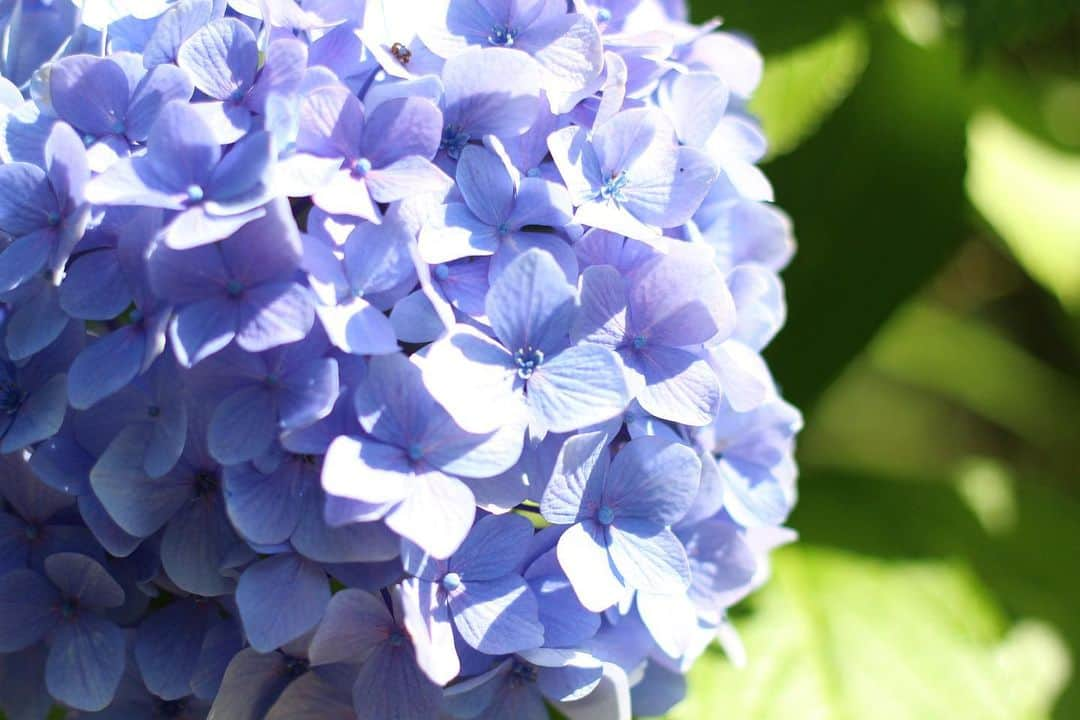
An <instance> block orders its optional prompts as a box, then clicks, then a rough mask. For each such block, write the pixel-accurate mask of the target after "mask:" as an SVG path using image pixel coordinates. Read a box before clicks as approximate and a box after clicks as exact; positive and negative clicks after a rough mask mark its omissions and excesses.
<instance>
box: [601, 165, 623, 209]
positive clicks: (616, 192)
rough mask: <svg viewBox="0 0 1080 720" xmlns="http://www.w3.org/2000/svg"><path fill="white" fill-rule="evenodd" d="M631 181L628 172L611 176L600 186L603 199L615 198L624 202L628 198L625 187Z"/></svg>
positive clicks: (616, 200)
mask: <svg viewBox="0 0 1080 720" xmlns="http://www.w3.org/2000/svg"><path fill="white" fill-rule="evenodd" d="M628 182H630V178H628V177H627V176H626V173H624V172H620V173H616V174H614V175H612V176H611V178H610V179H609V180H608V181H607V182H605V183H604V186H603V187H601V188H600V199H601V200H614V201H615V202H617V203H618V202H622V201H623V200H625V199H626V197H625V196H624V195H623V188H625V187H626V184H627V183H628Z"/></svg>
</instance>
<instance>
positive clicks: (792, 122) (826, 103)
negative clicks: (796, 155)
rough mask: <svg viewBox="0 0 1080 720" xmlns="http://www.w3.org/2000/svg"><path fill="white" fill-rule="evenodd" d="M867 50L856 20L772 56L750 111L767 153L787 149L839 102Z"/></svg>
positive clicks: (862, 66) (862, 64)
mask: <svg viewBox="0 0 1080 720" xmlns="http://www.w3.org/2000/svg"><path fill="white" fill-rule="evenodd" d="M868 52H869V46H868V39H867V37H866V32H865V30H863V27H862V25H861V24H860V23H856V22H847V23H845V24H844V25H842V26H841V27H839V28H838V29H837V30H835V31H834V32H832V33H830V34H828V35H825V36H823V37H821V38H819V39H817V40H815V41H813V42H812V43H810V44H808V45H804V46H800V47H798V48H795V49H793V50H791V51H789V52H786V53H783V54H780V55H772V56H770V57H769V58H768V61H767V62H766V64H765V76H764V79H763V80H762V83H761V87H760V88H758V91H757V92H756V93H755V94H754V98H753V101H752V103H751V109H752V110H753V111H754V112H755V113H757V115H758V116H759V117H761V120H762V122H763V123H764V126H765V133H766V135H768V138H769V152H770V154H771V156H773V157H775V156H777V155H783V154H784V153H787V152H790V151H791V150H793V149H794V148H795V146H796V145H798V144H799V143H800V142H802V141H803V140H804V139H806V137H807V136H808V135H810V134H811V133H813V132H814V131H815V130H817V128H818V127H819V126H820V125H821V123H822V121H823V120H824V119H825V118H826V117H827V116H828V115H829V113H831V112H832V111H833V110H835V109H836V106H837V105H839V104H840V103H841V102H843V100H844V98H846V97H847V96H848V94H849V93H850V92H851V89H852V88H853V87H854V86H855V83H856V82H857V81H858V79H859V76H860V75H861V74H862V72H863V70H864V69H865V68H866V62H867V56H868Z"/></svg>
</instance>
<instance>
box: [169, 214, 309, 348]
mask: <svg viewBox="0 0 1080 720" xmlns="http://www.w3.org/2000/svg"><path fill="white" fill-rule="evenodd" d="M265 212H266V214H265V215H263V216H262V217H260V218H258V219H256V220H254V221H252V222H251V223H249V224H247V225H245V226H244V227H242V228H240V229H239V230H238V231H237V232H236V233H234V234H233V235H231V236H230V237H229V238H227V239H225V240H223V241H222V242H219V243H215V244H213V245H205V246H202V247H197V248H193V249H190V250H173V249H171V248H169V247H166V246H158V247H156V248H154V249H153V250H152V252H151V254H150V257H149V261H148V262H149V270H150V282H151V284H152V285H153V286H154V289H155V291H156V292H157V293H158V294H159V295H160V296H161V297H162V298H164V299H165V300H166V301H167V302H169V303H170V304H171V305H173V306H174V307H175V308H176V310H175V314H174V316H173V319H172V322H171V324H170V325H169V337H170V340H171V341H172V345H173V348H174V349H175V351H176V358H177V360H179V361H180V363H181V364H183V365H185V366H187V367H191V366H193V365H195V364H197V363H199V362H200V361H202V360H204V359H206V358H207V357H209V356H210V355H212V354H213V353H215V352H218V351H219V350H221V349H222V348H224V347H226V346H227V345H228V344H229V343H231V342H233V340H235V341H236V344H237V345H238V346H239V347H241V348H243V349H244V350H248V351H250V352H260V351H262V350H269V349H271V348H275V347H278V346H280V345H285V344H288V343H293V342H296V341H298V340H302V339H303V338H304V337H305V336H307V334H308V331H309V330H311V326H312V323H313V322H314V321H315V314H314V309H313V308H312V303H311V298H310V295H309V294H308V292H307V290H306V289H305V288H304V287H303V286H301V285H300V284H299V283H297V282H296V281H295V280H294V276H295V272H296V269H297V266H298V265H299V263H300V236H299V233H298V232H297V229H296V223H295V222H294V221H293V219H292V217H291V215H290V214H289V210H288V205H287V204H286V203H285V202H284V201H282V200H277V201H274V202H272V203H270V204H269V205H268V206H267V207H266V210H265ZM256 238H257V239H258V242H259V243H260V245H261V247H262V249H263V250H262V252H261V253H260V255H259V258H258V261H257V262H255V261H254V258H252V257H251V255H250V253H249V252H248V247H249V246H250V244H251V243H252V242H253V241H254V240H255V239H256Z"/></svg>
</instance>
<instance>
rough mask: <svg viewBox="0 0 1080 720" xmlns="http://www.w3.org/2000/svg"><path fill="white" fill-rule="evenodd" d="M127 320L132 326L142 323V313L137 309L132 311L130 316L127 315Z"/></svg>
mask: <svg viewBox="0 0 1080 720" xmlns="http://www.w3.org/2000/svg"><path fill="white" fill-rule="evenodd" d="M128 319H129V320H130V321H131V324H132V325H138V324H139V323H141V322H142V321H143V311H142V310H140V309H139V308H135V309H133V310H132V311H131V314H129V315H128Z"/></svg>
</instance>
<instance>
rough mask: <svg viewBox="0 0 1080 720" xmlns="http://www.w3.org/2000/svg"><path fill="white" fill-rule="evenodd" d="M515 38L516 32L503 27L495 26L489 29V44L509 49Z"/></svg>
mask: <svg viewBox="0 0 1080 720" xmlns="http://www.w3.org/2000/svg"><path fill="white" fill-rule="evenodd" d="M516 38H517V30H514V29H513V28H508V27H506V26H505V25H495V26H493V27H492V28H491V32H490V33H488V42H489V43H491V44H492V45H500V46H503V47H510V46H511V45H513V44H514V40H515V39H516Z"/></svg>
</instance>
